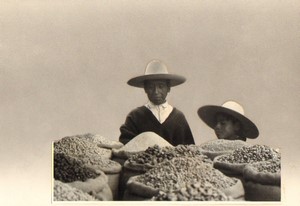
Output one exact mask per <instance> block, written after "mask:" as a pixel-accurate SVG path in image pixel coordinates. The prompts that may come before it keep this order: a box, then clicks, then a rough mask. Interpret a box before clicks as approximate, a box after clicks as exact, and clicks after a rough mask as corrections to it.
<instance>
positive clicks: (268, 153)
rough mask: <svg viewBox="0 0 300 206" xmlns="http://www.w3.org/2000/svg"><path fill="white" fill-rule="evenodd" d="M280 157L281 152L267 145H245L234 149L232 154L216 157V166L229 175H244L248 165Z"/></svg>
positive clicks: (214, 163) (214, 162)
mask: <svg viewBox="0 0 300 206" xmlns="http://www.w3.org/2000/svg"><path fill="white" fill-rule="evenodd" d="M278 158H280V154H279V153H278V151H276V150H275V149H273V148H271V147H268V146H266V145H258V144H256V145H253V146H244V147H241V148H239V149H236V150H234V151H233V152H232V153H230V154H226V155H221V156H218V157H216V158H215V159H214V161H213V165H214V167H215V168H217V169H219V170H220V171H222V172H223V173H224V174H228V175H243V170H244V168H245V166H246V165H248V164H252V163H256V162H261V161H267V160H275V159H278Z"/></svg>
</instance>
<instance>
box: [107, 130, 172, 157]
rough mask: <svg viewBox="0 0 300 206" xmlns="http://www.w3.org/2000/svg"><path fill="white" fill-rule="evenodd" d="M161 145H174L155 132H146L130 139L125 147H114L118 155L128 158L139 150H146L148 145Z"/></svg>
mask: <svg viewBox="0 0 300 206" xmlns="http://www.w3.org/2000/svg"><path fill="white" fill-rule="evenodd" d="M154 145H159V146H160V147H172V145H171V144H170V143H169V142H168V141H166V140H165V139H164V138H162V137H161V136H159V135H157V134H156V133H154V132H144V133H141V134H139V135H137V136H136V137H135V138H133V139H132V140H130V141H129V142H128V143H127V144H125V145H124V147H122V148H120V149H113V150H112V151H113V154H114V155H115V156H116V157H120V158H128V157H129V156H131V155H133V154H136V153H138V152H142V151H145V150H146V149H147V148H148V147H151V146H154Z"/></svg>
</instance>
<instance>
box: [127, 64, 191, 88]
mask: <svg viewBox="0 0 300 206" xmlns="http://www.w3.org/2000/svg"><path fill="white" fill-rule="evenodd" d="M145 80H169V81H170V86H171V87H174V86H177V85H179V84H182V83H184V82H185V80H186V79H185V78H184V77H183V76H180V75H176V74H170V73H169V72H168V68H167V66H166V65H165V64H164V63H163V62H162V61H160V60H157V59H155V60H152V61H150V62H149V63H148V64H147V66H146V69H145V74H144V75H141V76H137V77H134V78H131V79H130V80H129V81H128V82H127V84H129V85H130V86H134V87H141V88H143V87H144V81H145Z"/></svg>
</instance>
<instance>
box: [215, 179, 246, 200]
mask: <svg viewBox="0 0 300 206" xmlns="http://www.w3.org/2000/svg"><path fill="white" fill-rule="evenodd" d="M235 179H236V178H235ZM220 190H221V191H222V192H224V193H225V195H227V196H230V197H232V198H233V199H239V198H241V197H243V196H244V195H245V190H244V186H243V183H242V181H241V180H239V179H236V184H234V185H232V186H231V187H228V188H225V189H220Z"/></svg>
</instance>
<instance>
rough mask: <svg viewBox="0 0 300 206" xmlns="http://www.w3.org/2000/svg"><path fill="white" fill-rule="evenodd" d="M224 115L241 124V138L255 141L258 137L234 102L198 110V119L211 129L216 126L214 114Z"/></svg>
mask: <svg viewBox="0 0 300 206" xmlns="http://www.w3.org/2000/svg"><path fill="white" fill-rule="evenodd" d="M217 113H225V114H228V115H231V116H233V117H234V118H236V119H237V120H239V121H240V122H241V124H242V127H243V128H242V130H243V131H242V137H247V138H251V139H255V138H257V137H258V135H259V131H258V129H257V127H256V125H255V124H254V123H253V122H252V121H251V120H250V119H248V118H247V117H246V116H245V113H244V109H243V107H242V106H241V105H240V104H238V103H237V102H235V101H227V102H225V103H224V104H222V106H216V105H207V106H203V107H200V108H199V109H198V115H199V117H200V118H201V119H202V120H203V121H204V122H205V123H206V124H207V125H208V126H209V127H211V128H214V127H215V125H216V114H217Z"/></svg>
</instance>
